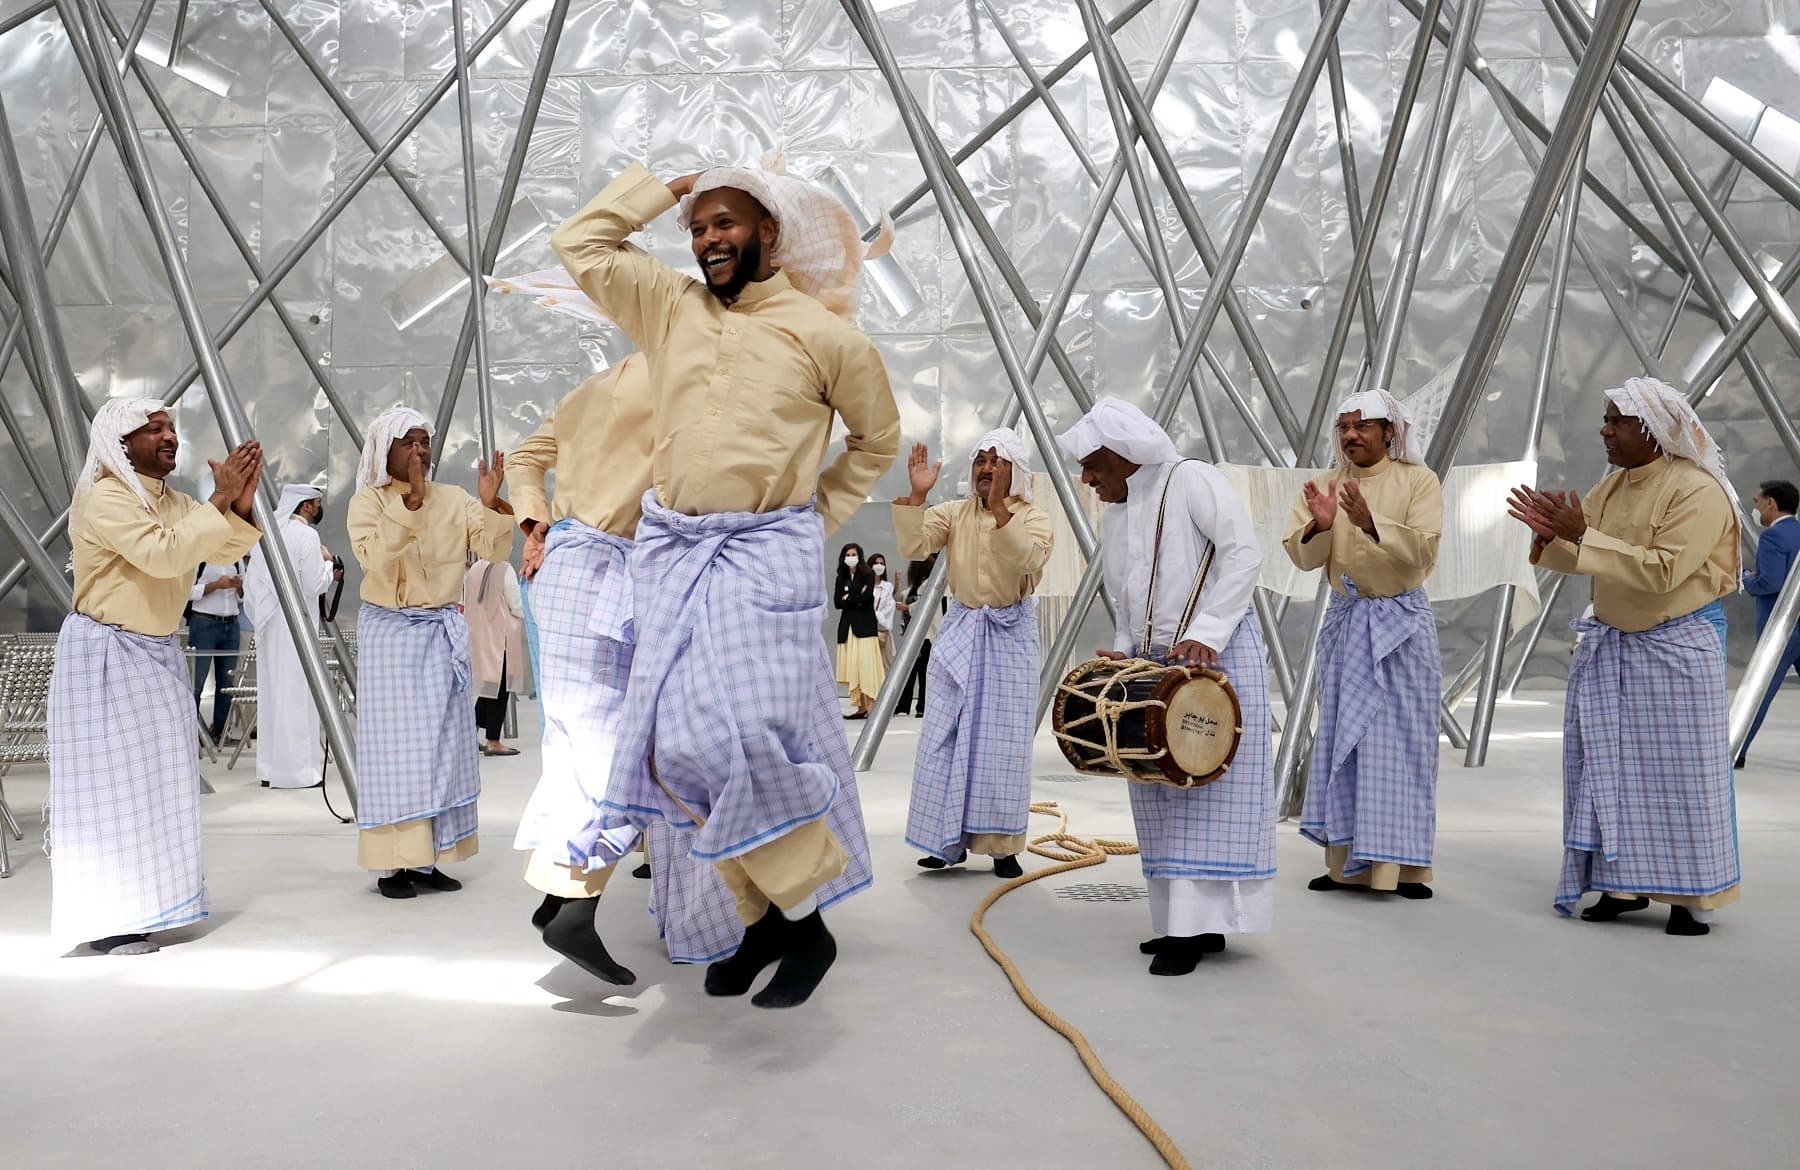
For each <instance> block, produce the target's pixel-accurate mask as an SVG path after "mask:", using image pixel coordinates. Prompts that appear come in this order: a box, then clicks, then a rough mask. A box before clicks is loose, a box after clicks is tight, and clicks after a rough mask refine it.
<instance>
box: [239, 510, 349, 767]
mask: <svg viewBox="0 0 1800 1170" xmlns="http://www.w3.org/2000/svg"><path fill="white" fill-rule="evenodd" d="M275 514H276V515H277V516H279V517H280V518H281V540H282V547H283V549H284V550H285V551H286V554H287V559H288V564H289V565H290V566H292V567H293V570H294V577H295V579H296V580H297V581H299V583H300V599H301V602H302V608H303V609H305V611H306V621H307V625H308V627H309V628H313V629H316V628H317V626H318V616H319V615H318V604H317V600H318V598H321V597H323V596H325V594H326V593H327V592H328V591H329V590H330V589H331V584H332V581H333V580H334V579H335V576H336V574H335V571H334V568H333V565H332V561H331V554H330V553H329V552H327V551H326V550H325V546H324V544H323V543H322V542H321V541H320V540H319V530H318V525H319V521H320V520H321V519H323V518H324V515H325V493H324V492H322V491H320V490H319V489H318V488H316V487H314V486H312V485H311V484H306V483H291V484H289V485H288V486H287V487H285V488H283V489H281V499H280V502H279V503H277V504H276V506H275ZM244 608H245V609H247V610H248V611H249V613H250V620H251V621H252V622H253V623H255V626H256V778H257V779H258V780H260V781H262V785H263V787H264V788H317V787H318V786H319V785H320V784H322V783H324V780H325V745H324V739H323V737H322V735H321V729H320V724H319V708H318V706H317V705H316V704H315V703H314V702H313V697H312V691H311V690H310V689H308V687H307V685H306V675H305V674H304V673H303V672H302V671H301V669H300V652H299V650H298V649H297V648H296V647H295V646H294V636H293V634H291V633H289V632H288V626H287V621H286V619H285V618H283V616H282V613H281V602H280V599H279V598H277V596H276V594H275V575H274V573H273V572H271V571H270V569H269V562H268V559H267V554H266V553H264V552H261V551H259V552H257V553H255V554H253V555H252V556H251V558H250V568H249V571H248V572H246V573H245V574H244Z"/></svg>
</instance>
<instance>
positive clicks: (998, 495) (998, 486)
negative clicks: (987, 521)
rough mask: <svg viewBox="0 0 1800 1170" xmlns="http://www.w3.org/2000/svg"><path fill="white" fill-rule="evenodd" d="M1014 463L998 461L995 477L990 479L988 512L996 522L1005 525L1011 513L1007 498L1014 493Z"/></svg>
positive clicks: (995, 467) (995, 466)
mask: <svg viewBox="0 0 1800 1170" xmlns="http://www.w3.org/2000/svg"><path fill="white" fill-rule="evenodd" d="M1012 481H1013V465H1012V464H1010V463H1008V462H1007V461H1006V460H1004V459H1001V460H998V461H996V463H995V465H994V478H993V479H991V480H989V481H988V492H987V507H988V514H989V515H990V516H992V517H993V518H994V520H995V522H996V523H998V524H999V525H1000V526H1001V527H1005V525H1006V522H1007V520H1009V519H1011V514H1010V513H1009V512H1008V511H1007V507H1006V498H1007V497H1008V496H1010V495H1012Z"/></svg>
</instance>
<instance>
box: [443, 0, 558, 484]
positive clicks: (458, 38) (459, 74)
mask: <svg viewBox="0 0 1800 1170" xmlns="http://www.w3.org/2000/svg"><path fill="white" fill-rule="evenodd" d="M564 8H565V9H566V8H567V5H564ZM450 23H451V25H452V26H453V28H452V30H451V31H452V34H453V39H454V40H455V42H456V110H457V115H458V117H457V120H456V121H457V128H458V130H459V131H460V132H461V137H462V173H463V174H462V180H463V212H464V216H465V218H466V220H467V222H468V228H467V231H468V240H469V255H471V256H481V255H482V251H481V209H480V199H479V197H478V195H477V194H476V190H475V127H474V126H473V125H472V123H473V122H474V120H475V113H474V108H473V105H472V103H471V101H470V97H469V42H468V34H467V33H466V32H465V31H464V28H463V0H450ZM557 23H558V24H559V25H560V23H561V22H560V21H559V22H557ZM545 47H546V48H547V49H548V50H549V51H548V52H540V53H539V54H538V58H539V60H538V75H537V77H535V78H533V80H534V81H538V80H541V81H543V82H545V83H547V82H548V81H549V80H550V62H551V61H552V60H553V59H554V58H555V57H556V46H555V44H554V43H550V44H548V45H546V46H545ZM543 92H544V91H543V86H542V85H539V86H538V87H537V93H538V97H539V98H540V99H542V97H543ZM533 112H534V113H535V111H533ZM533 121H534V122H535V121H536V119H535V118H534V119H533ZM530 145H531V134H530V132H529V131H526V132H522V133H520V134H519V135H518V136H517V138H516V139H515V140H514V142H513V149H514V151H515V153H518V154H523V153H524V152H525V150H526V148H528V147H529V146H530ZM511 202H512V200H511V199H510V198H503V199H501V200H500V201H499V202H498V204H497V206H500V207H505V206H508V205H509V204H510V203H511ZM495 238H496V239H497V238H498V233H496V236H495ZM484 259H485V257H484ZM485 275H487V267H486V265H483V266H482V269H481V271H480V272H477V273H473V274H471V275H470V278H469V313H468V325H469V327H470V328H471V330H472V332H473V333H474V336H475V418H476V429H477V430H478V431H479V433H480V435H481V458H482V459H483V460H488V459H492V458H493V457H494V452H495V451H496V450H497V445H496V443H495V441H494V382H493V375H492V373H491V371H490V370H489V369H488V352H487V314H486V312H485V311H484V305H483V302H484V301H485V300H486V299H487V281H485V280H483V279H481V278H482V277H483V276H485ZM462 376H463V369H462V367H460V366H459V367H456V368H454V369H452V370H451V371H450V377H451V378H452V379H454V380H456V381H459V382H460V381H461V380H462ZM445 397H446V398H448V397H449V395H448V394H446V395H445ZM447 429H448V428H447V427H446V428H440V430H439V431H438V434H439V435H440V436H441V435H443V434H444V432H445V431H446V430H447ZM438 441H439V443H440V445H441V444H442V442H443V440H442V438H440V439H439V440H438Z"/></svg>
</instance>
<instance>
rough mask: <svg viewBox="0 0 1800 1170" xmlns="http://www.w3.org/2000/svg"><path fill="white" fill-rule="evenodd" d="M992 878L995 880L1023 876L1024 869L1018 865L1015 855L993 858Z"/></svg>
mask: <svg viewBox="0 0 1800 1170" xmlns="http://www.w3.org/2000/svg"><path fill="white" fill-rule="evenodd" d="M994 876H995V877H997V878H1016V877H1024V876H1025V868H1024V867H1023V866H1021V865H1020V864H1019V859H1018V857H1017V856H1016V855H1013V854H1009V855H1007V856H1005V857H996V858H994Z"/></svg>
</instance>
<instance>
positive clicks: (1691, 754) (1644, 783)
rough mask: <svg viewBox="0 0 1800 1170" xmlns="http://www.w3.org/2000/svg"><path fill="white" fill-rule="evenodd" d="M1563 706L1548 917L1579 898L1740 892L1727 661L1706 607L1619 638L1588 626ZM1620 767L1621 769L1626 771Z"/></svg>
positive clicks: (1587, 622) (1587, 621)
mask: <svg viewBox="0 0 1800 1170" xmlns="http://www.w3.org/2000/svg"><path fill="white" fill-rule="evenodd" d="M1573 627H1574V629H1575V630H1576V631H1577V632H1578V633H1579V634H1580V635H1581V642H1580V644H1579V645H1578V646H1577V647H1576V649H1575V660H1574V662H1573V663H1571V664H1570V667H1569V693H1568V701H1567V703H1566V704H1565V705H1564V708H1563V867H1562V879H1561V881H1560V882H1559V883H1558V885H1557V890H1556V909H1557V912H1558V913H1560V914H1565V915H1566V914H1570V913H1573V912H1574V909H1575V907H1576V906H1577V905H1579V904H1580V902H1581V896H1582V894H1584V893H1585V892H1587V891H1588V890H1608V891H1612V892H1615V893H1622V894H1677V895H1689V896H1705V895H1707V894H1717V893H1720V892H1721V891H1724V890H1728V889H1730V888H1731V887H1732V886H1735V885H1737V884H1738V880H1739V870H1738V842H1737V809H1736V802H1735V797H1734V795H1733V792H1732V782H1731V749H1730V746H1729V743H1728V739H1727V731H1726V702H1727V699H1726V693H1725V655H1724V652H1723V649H1722V648H1721V646H1720V644H1719V635H1718V631H1717V630H1716V629H1715V627H1714V626H1713V623H1712V622H1711V621H1710V620H1708V618H1707V616H1706V613H1705V611H1704V610H1698V611H1696V612H1694V613H1690V614H1686V615H1684V616H1682V617H1678V618H1672V619H1670V620H1669V621H1666V622H1663V623H1662V624H1661V625H1659V626H1653V627H1651V628H1650V629H1648V630H1644V631H1642V632H1640V633H1635V634H1627V633H1625V632H1623V631H1621V630H1618V629H1616V628H1614V627H1612V626H1609V625H1607V624H1605V623H1604V622H1601V621H1597V620H1595V619H1593V618H1581V619H1578V620H1577V621H1575V622H1574V623H1573ZM1628 763H1629V770H1628Z"/></svg>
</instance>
